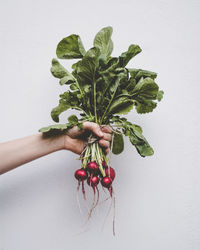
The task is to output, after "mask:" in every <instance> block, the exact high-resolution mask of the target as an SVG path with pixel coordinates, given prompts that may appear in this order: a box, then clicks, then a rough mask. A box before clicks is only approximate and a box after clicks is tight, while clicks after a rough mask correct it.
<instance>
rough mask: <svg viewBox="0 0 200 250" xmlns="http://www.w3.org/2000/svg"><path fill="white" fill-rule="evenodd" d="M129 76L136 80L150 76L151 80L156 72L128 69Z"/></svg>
mask: <svg viewBox="0 0 200 250" xmlns="http://www.w3.org/2000/svg"><path fill="white" fill-rule="evenodd" d="M128 71H129V73H130V75H131V77H133V78H134V79H135V80H136V81H138V80H140V78H141V77H143V78H146V77H150V78H152V79H153V80H154V79H155V78H156V77H157V73H155V72H152V71H148V70H143V69H128Z"/></svg>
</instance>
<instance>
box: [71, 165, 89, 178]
mask: <svg viewBox="0 0 200 250" xmlns="http://www.w3.org/2000/svg"><path fill="white" fill-rule="evenodd" d="M74 176H75V178H76V179H77V180H78V181H84V180H86V179H87V177H88V174H87V172H86V171H85V170H84V169H82V168H80V169H78V170H76V172H75V173H74Z"/></svg>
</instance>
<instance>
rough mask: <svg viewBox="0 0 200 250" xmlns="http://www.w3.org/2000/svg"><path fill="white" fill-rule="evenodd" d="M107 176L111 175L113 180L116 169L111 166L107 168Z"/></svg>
mask: <svg viewBox="0 0 200 250" xmlns="http://www.w3.org/2000/svg"><path fill="white" fill-rule="evenodd" d="M105 172H106V176H108V177H110V178H111V179H112V180H114V179H115V170H114V169H113V168H111V167H108V168H106V170H105Z"/></svg>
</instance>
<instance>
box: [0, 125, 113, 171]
mask: <svg viewBox="0 0 200 250" xmlns="http://www.w3.org/2000/svg"><path fill="white" fill-rule="evenodd" d="M87 130H89V131H91V132H93V133H94V134H95V135H96V136H98V137H99V145H100V146H101V147H102V148H104V150H105V152H106V153H108V152H109V146H110V141H111V129H110V128H109V127H103V128H100V126H99V125H97V124H96V123H94V122H84V123H83V129H82V130H79V129H78V128H77V127H73V128H72V129H69V130H68V131H67V132H66V134H64V135H59V136H54V137H51V138H44V136H43V134H42V133H38V134H34V135H31V136H27V137H24V138H20V139H16V140H12V141H8V142H3V143H0V159H1V160H0V174H3V173H6V172H8V171H10V170H12V169H14V168H16V167H19V166H21V165H23V164H25V163H28V162H30V161H33V160H35V159H38V158H40V157H42V156H45V155H48V154H50V153H53V152H56V151H59V150H69V151H72V152H73V153H76V154H81V152H82V151H83V150H84V147H85V145H86V143H87V142H86V140H85V138H84V133H85V132H86V131H87Z"/></svg>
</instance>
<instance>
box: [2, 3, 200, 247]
mask: <svg viewBox="0 0 200 250" xmlns="http://www.w3.org/2000/svg"><path fill="white" fill-rule="evenodd" d="M199 12H200V2H199V1H195V0H188V1H186V0H182V1H172V0H153V1H148V0H140V1H131V0H123V1H117V0H115V1H105V0H102V1H89V0H86V1H67V0H65V1H64V0H63V1H62V0H57V1H52V0H43V1H42V0H41V1H39V0H18V1H14V0H13V1H12V0H1V2H0V42H1V46H0V72H1V83H0V86H1V88H0V120H1V125H0V128H1V129H0V141H2V142H3V141H7V140H11V139H14V138H19V137H23V136H26V135H30V134H33V133H37V130H38V129H39V128H40V127H42V126H46V125H48V124H51V123H52V122H51V118H50V115H49V114H50V111H51V109H52V108H53V107H54V106H55V105H57V102H58V95H59V93H61V92H62V91H63V87H61V86H59V84H58V81H57V80H56V79H55V78H53V77H52V76H51V74H50V72H49V68H50V62H51V59H52V57H55V48H56V45H57V43H58V42H59V41H60V39H61V38H63V37H65V36H68V35H70V34H71V33H76V34H80V36H81V37H82V40H83V43H84V44H85V47H86V48H87V49H88V48H89V47H90V46H92V39H93V37H94V35H95V34H96V33H97V32H98V31H99V30H100V29H101V28H102V27H104V26H108V25H111V26H113V29H114V33H113V40H114V45H115V48H114V53H113V55H116V56H117V55H119V54H120V53H121V52H122V51H125V50H126V49H127V47H128V45H129V44H131V43H136V44H139V45H140V46H141V47H142V49H143V52H142V53H141V54H140V55H138V56H137V57H136V58H135V59H134V60H132V62H131V63H130V65H129V66H130V67H131V66H132V67H138V68H139V67H141V68H144V69H149V70H152V71H156V72H158V79H157V82H158V84H159V85H160V87H161V89H163V90H164V91H165V96H164V99H163V101H162V102H161V103H160V104H159V106H158V108H157V110H155V111H154V112H153V113H150V114H147V115H137V114H136V113H135V112H133V113H132V114H130V116H129V118H130V120H132V121H133V122H135V123H137V124H139V125H141V126H142V127H143V129H144V135H145V136H146V138H147V139H148V140H149V142H150V144H151V145H152V146H153V147H154V150H155V155H154V156H153V157H149V158H145V159H143V158H141V157H140V156H139V155H138V154H137V153H136V151H135V149H134V148H133V147H132V146H131V145H130V143H129V142H128V141H126V146H125V148H126V150H125V152H124V153H123V154H122V155H120V156H113V158H112V166H114V167H115V169H116V172H117V178H116V181H115V189H116V199H117V200H116V237H113V236H112V218H111V217H112V213H111V215H110V216H109V217H108V219H107V222H106V224H105V227H104V230H103V231H101V226H102V223H103V222H102V221H103V220H104V217H105V215H106V211H107V208H108V205H109V203H108V204H107V203H105V204H104V205H102V206H100V207H99V211H98V212H97V213H96V214H95V215H94V217H93V219H92V221H91V223H90V224H89V225H88V226H86V227H82V224H83V223H84V221H85V218H86V212H85V211H84V214H83V215H80V214H79V210H78V207H77V203H76V181H75V179H74V177H73V173H74V171H75V169H76V168H78V167H79V162H78V161H76V160H75V159H76V157H77V156H76V155H74V154H72V153H70V152H64V151H63V152H57V153H54V154H52V155H48V156H46V157H44V158H41V159H38V160H36V161H34V162H31V163H28V164H26V165H24V166H23V167H20V168H18V169H16V170H14V171H11V172H9V173H7V174H4V175H2V176H1V177H0V250H27V249H28V250H36V249H37V250H55V249H59V250H65V249H72V250H75V249H81V250H86V249H87V250H90V249H97V250H99V249H115V250H121V249H137V250H199V249H200V206H199V205H200V181H199V179H200V170H199V156H198V153H199V150H200V146H199V140H200V136H199V127H200V123H199V120H200V119H199V108H200V99H199V91H200V87H199V84H200V83H199V67H200V65H199V58H200V52H199V44H200V35H199V30H200V27H199V22H200V15H199ZM70 65H71V62H69V63H66V66H67V67H68V68H69V69H70ZM68 114H69V113H68ZM62 119H63V120H64V116H62ZM85 229H86V232H83V233H81V234H79V233H80V232H81V231H83V230H85Z"/></svg>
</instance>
